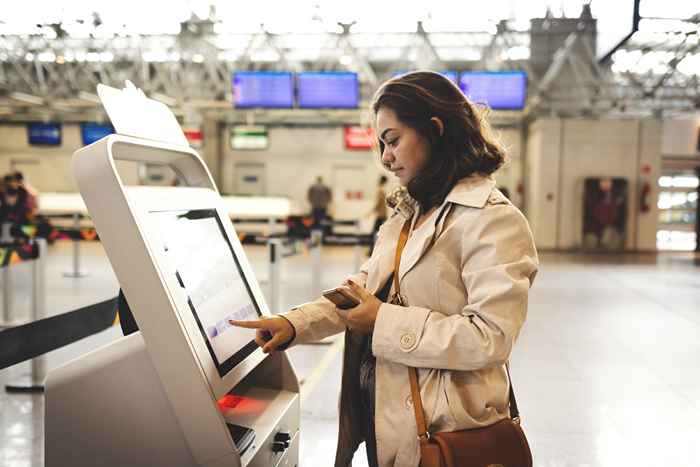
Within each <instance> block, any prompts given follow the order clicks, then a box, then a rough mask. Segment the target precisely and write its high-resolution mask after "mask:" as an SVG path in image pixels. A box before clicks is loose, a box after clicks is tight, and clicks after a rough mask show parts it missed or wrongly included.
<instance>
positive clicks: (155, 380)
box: [46, 86, 299, 467]
mask: <svg viewBox="0 0 700 467" xmlns="http://www.w3.org/2000/svg"><path fill="white" fill-rule="evenodd" d="M98 93H99V95H100V97H101V98H102V100H103V103H104V105H105V108H106V110H107V113H108V114H109V116H110V119H111V120H112V123H113V124H114V127H115V129H116V131H117V133H116V134H112V135H109V136H106V137H104V138H102V139H100V140H99V141H97V142H95V143H93V144H91V145H89V146H86V147H84V148H82V149H80V150H78V151H77V152H76V153H75V155H74V157H73V168H74V173H75V178H76V181H77V183H78V186H79V188H80V191H81V194H82V196H83V198H84V200H85V204H86V205H87V207H88V210H89V212H90V215H91V217H92V219H93V221H94V223H95V228H96V229H97V232H98V234H99V236H100V239H101V241H102V244H103V246H104V248H105V251H106V253H107V256H108V257H109V260H110V263H111V265H112V268H113V269H114V272H115V274H116V276H117V279H118V281H119V284H120V286H121V288H122V289H123V291H124V294H125V296H126V298H127V300H128V302H129V305H130V308H131V310H132V312H133V314H134V317H135V319H136V322H137V324H138V325H139V329H140V331H139V332H138V333H135V334H132V335H129V336H127V337H124V338H122V339H119V340H117V341H115V342H113V343H112V344H109V345H108V346H105V347H103V348H101V349H97V350H96V351H94V352H91V353H90V354H88V355H85V356H83V357H81V358H79V359H76V360H74V361H72V362H69V363H68V364H66V365H64V366H62V367H59V368H57V369H55V370H53V371H51V372H50V373H49V376H48V378H47V384H46V465H47V466H48V467H52V466H62V465H71V466H88V465H101V466H117V465H120V466H122V465H149V466H166V465H167V466H169V467H180V466H181V467H194V466H208V467H215V466H216V467H219V466H221V467H223V466H234V467H238V466H251V467H252V466H261V467H262V466H266V467H267V466H280V467H282V466H290V467H291V466H294V465H296V464H297V462H298V440H299V436H298V429H299V394H298V393H299V385H298V382H297V379H296V375H295V374H294V371H293V369H292V367H291V364H290V362H289V360H288V359H287V357H286V355H285V354H284V353H283V352H274V353H272V354H270V355H265V354H263V353H262V351H261V350H260V349H259V348H258V346H257V345H256V344H255V342H254V337H255V332H254V331H253V330H248V329H243V328H238V327H233V326H231V325H230V324H229V320H230V319H237V320H251V319H257V318H260V317H262V316H265V315H268V314H269V310H268V309H267V305H266V303H265V299H264V296H263V294H262V291H261V290H260V286H259V285H258V282H257V280H256V278H255V275H254V273H253V270H252V268H251V266H250V264H249V262H248V260H247V257H246V255H245V251H244V250H243V247H242V246H241V244H240V242H239V240H238V237H237V235H236V232H235V230H234V228H233V225H232V224H231V221H230V219H229V218H228V215H227V211H226V210H225V209H224V206H223V203H222V201H221V197H220V196H219V194H218V191H217V189H216V186H215V184H214V182H213V180H212V178H211V176H210V174H209V171H208V170H207V168H206V165H205V164H204V163H203V161H202V159H201V158H200V157H199V156H198V155H197V153H196V152H195V151H194V150H193V149H192V148H190V147H189V146H187V145H186V139H184V136H183V135H182V130H181V129H180V127H179V125H178V124H177V120H176V119H175V118H174V116H173V115H172V113H171V112H170V111H169V110H168V109H167V107H165V106H164V105H163V104H161V103H158V102H155V101H152V100H150V99H147V98H146V97H145V96H143V94H142V93H140V91H138V90H136V89H135V88H131V89H126V90H124V91H120V90H116V89H112V88H107V87H104V86H100V87H99V88H98ZM129 115H133V116H134V117H133V118H129ZM135 120H136V121H135ZM139 132H141V133H139ZM183 141H184V143H183ZM121 161H131V162H132V163H133V162H135V163H148V164H162V165H169V166H170V167H171V168H172V169H173V171H174V172H175V173H177V174H178V176H179V178H180V181H181V184H180V185H179V186H174V187H162V186H159V187H148V186H127V185H124V183H123V182H122V178H121V176H120V171H119V166H120V164H121ZM105 420H108V421H109V423H108V424H105Z"/></svg>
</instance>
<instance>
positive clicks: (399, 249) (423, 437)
mask: <svg viewBox="0 0 700 467" xmlns="http://www.w3.org/2000/svg"><path fill="white" fill-rule="evenodd" d="M447 214H449V209H448V210H447ZM440 217H442V213H441V215H440V216H439V217H438V221H439V219H440ZM411 221H412V219H410V218H408V219H406V221H404V224H403V227H402V228H401V233H400V234H399V240H398V242H397V244H396V253H395V254H394V272H393V280H394V295H395V296H396V297H400V296H401V286H400V282H399V266H400V265H401V254H402V253H403V249H404V247H405V246H406V243H407V242H408V232H409V230H410V229H411ZM434 240H435V238H434V237H433V241H434ZM432 243H433V242H432V241H431V244H430V245H431V246H432ZM506 374H507V375H508V406H509V409H510V417H511V420H513V422H515V423H517V424H520V411H519V410H518V403H517V401H516V399H515V392H514V391H513V382H512V379H511V377H510V365H509V364H508V362H506ZM408 381H409V383H410V386H411V400H412V401H413V411H414V413H415V416H416V429H417V431H418V440H419V441H420V443H421V444H425V443H428V442H429V441H430V432H429V431H428V427H427V425H426V424H425V415H424V413H423V401H422V399H421V397H420V388H419V386H418V371H417V370H416V369H415V368H413V367H408Z"/></svg>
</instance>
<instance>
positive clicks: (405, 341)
mask: <svg viewBox="0 0 700 467" xmlns="http://www.w3.org/2000/svg"><path fill="white" fill-rule="evenodd" d="M415 342H416V335H415V334H413V333H412V332H407V333H406V334H404V335H403V336H401V348H402V349H406V350H408V349H410V348H411V347H413V344H415Z"/></svg>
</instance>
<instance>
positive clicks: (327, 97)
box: [297, 71, 360, 109]
mask: <svg viewBox="0 0 700 467" xmlns="http://www.w3.org/2000/svg"><path fill="white" fill-rule="evenodd" d="M297 86H298V88H297V89H298V97H299V107H301V108H306V109H318V108H335V109H356V108H357V106H358V104H359V98H360V96H359V94H360V90H359V86H358V81H357V73H352V72H345V71H330V72H329V71H324V72H304V73H299V74H298V75H297Z"/></svg>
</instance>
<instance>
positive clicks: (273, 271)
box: [267, 238, 282, 314]
mask: <svg viewBox="0 0 700 467" xmlns="http://www.w3.org/2000/svg"><path fill="white" fill-rule="evenodd" d="M267 249H268V251H269V252H270V274H269V287H270V288H269V290H270V296H269V297H268V300H269V307H270V312H271V313H273V314H277V313H279V311H280V269H281V265H282V240H281V239H279V238H271V239H269V240H268V241H267Z"/></svg>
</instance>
